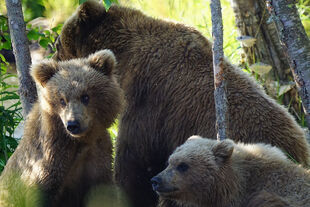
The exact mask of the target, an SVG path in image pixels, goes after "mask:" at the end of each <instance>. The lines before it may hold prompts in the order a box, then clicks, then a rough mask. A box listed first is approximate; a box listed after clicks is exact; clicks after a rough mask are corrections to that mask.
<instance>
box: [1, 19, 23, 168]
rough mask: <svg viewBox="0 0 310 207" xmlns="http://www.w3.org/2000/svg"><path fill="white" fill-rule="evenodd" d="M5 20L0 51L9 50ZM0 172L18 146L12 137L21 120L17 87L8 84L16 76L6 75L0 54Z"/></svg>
mask: <svg viewBox="0 0 310 207" xmlns="http://www.w3.org/2000/svg"><path fill="white" fill-rule="evenodd" d="M7 26H8V25H7V19H6V18H5V17H3V16H0V28H1V31H2V32H1V34H0V37H1V43H0V50H2V49H7V50H8V49H11V39H10V36H9V34H8V32H7V31H8V27H7ZM0 66H1V70H0V172H1V171H2V170H3V168H4V166H5V164H6V162H7V160H8V159H9V157H10V156H11V155H12V153H13V152H14V150H15V148H16V147H17V145H18V141H17V139H16V138H15V137H14V130H15V128H16V127H17V126H18V124H19V123H20V122H21V121H22V120H23V117H22V114H21V109H22V108H21V103H20V101H19V95H18V93H17V88H18V86H17V85H14V84H10V83H9V82H8V80H9V79H10V78H16V75H13V74H9V73H7V68H8V63H7V62H6V60H5V58H4V56H3V55H2V54H0Z"/></svg>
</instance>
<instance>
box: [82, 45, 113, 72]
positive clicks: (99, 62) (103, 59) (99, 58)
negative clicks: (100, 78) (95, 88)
mask: <svg viewBox="0 0 310 207" xmlns="http://www.w3.org/2000/svg"><path fill="white" fill-rule="evenodd" d="M88 62H89V65H90V66H91V67H92V68H94V69H95V70H97V71H99V72H102V73H104V74H105V75H111V73H112V70H113V69H114V68H115V65H116V59H115V56H114V54H113V52H112V51H111V50H100V51H98V52H96V53H94V54H91V55H90V56H89V57H88Z"/></svg>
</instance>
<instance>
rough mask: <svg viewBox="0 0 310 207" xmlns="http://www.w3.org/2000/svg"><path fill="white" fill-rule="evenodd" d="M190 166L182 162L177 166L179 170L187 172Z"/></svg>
mask: <svg viewBox="0 0 310 207" xmlns="http://www.w3.org/2000/svg"><path fill="white" fill-rule="evenodd" d="M188 168H189V166H188V164H186V163H184V162H181V163H180V164H179V165H178V166H177V171H179V172H182V173H183V172H185V171H186V170H188Z"/></svg>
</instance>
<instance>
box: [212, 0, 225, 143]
mask: <svg viewBox="0 0 310 207" xmlns="http://www.w3.org/2000/svg"><path fill="white" fill-rule="evenodd" d="M210 7H211V15H212V16H211V18H212V37H213V47H212V50H213V71H214V99H215V109H216V130H217V139H218V140H224V139H226V137H227V120H228V119H227V117H226V116H227V97H226V82H225V75H224V69H223V61H224V53H223V23H222V11H221V10H222V8H221V2H220V0H211V4H210Z"/></svg>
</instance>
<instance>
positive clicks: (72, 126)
mask: <svg viewBox="0 0 310 207" xmlns="http://www.w3.org/2000/svg"><path fill="white" fill-rule="evenodd" d="M67 130H68V131H69V132H71V133H72V134H78V133H80V132H81V127H80V123H79V122H78V121H68V123H67Z"/></svg>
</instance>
